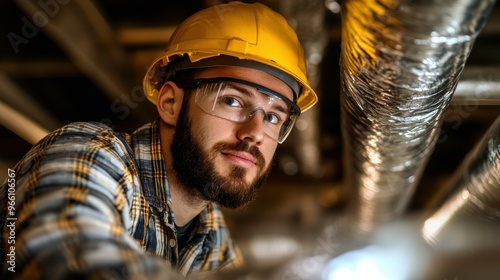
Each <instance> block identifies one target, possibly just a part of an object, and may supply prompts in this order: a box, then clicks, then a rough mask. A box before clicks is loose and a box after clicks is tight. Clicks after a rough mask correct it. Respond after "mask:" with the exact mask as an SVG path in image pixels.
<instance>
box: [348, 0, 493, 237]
mask: <svg viewBox="0 0 500 280" xmlns="http://www.w3.org/2000/svg"><path fill="white" fill-rule="evenodd" d="M494 2H495V1H494V0H483V1H474V0H467V1H456V0H433V1H409V0H406V1H390V0H382V1H380V0H379V1H375V0H364V1H361V0H350V1H345V2H344V3H343V7H342V53H341V76H342V77H341V79H342V95H341V102H342V103H341V104H342V134H343V137H344V138H343V139H344V140H343V143H344V152H345V154H344V160H345V168H346V174H345V178H346V185H347V187H348V188H349V192H350V197H349V199H350V201H349V203H348V209H347V210H348V211H347V217H348V218H349V220H350V221H352V222H353V229H356V230H360V232H359V233H361V234H364V233H369V232H371V231H372V230H374V228H375V227H376V226H377V224H379V223H381V222H384V221H388V220H391V219H393V218H395V217H396V216H398V215H399V214H401V213H402V212H403V211H404V210H405V208H406V206H407V204H408V201H409V199H410V197H411V195H412V194H413V193H414V189H415V187H416V185H417V183H418V181H419V179H420V177H421V174H422V171H423V169H424V167H425V164H426V163H427V161H428V159H429V157H430V155H431V153H432V151H433V149H434V146H435V143H436V140H437V136H438V134H439V128H440V125H441V122H442V117H443V112H444V110H445V109H446V107H447V106H448V104H449V102H450V99H451V97H452V94H453V92H454V90H455V88H456V86H457V83H458V80H459V78H460V74H461V72H462V70H463V68H464V65H465V62H466V59H467V57H468V55H469V53H470V51H471V48H472V45H473V43H474V40H475V38H476V37H477V35H478V34H479V32H480V31H481V30H482V28H483V27H484V25H485V22H486V19H487V17H488V15H489V12H490V11H491V9H492V7H493V4H494Z"/></svg>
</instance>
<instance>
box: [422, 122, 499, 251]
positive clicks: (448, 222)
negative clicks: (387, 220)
mask: <svg viewBox="0 0 500 280" xmlns="http://www.w3.org/2000/svg"><path fill="white" fill-rule="evenodd" d="M448 186H449V187H448V188H447V189H448V190H449V193H451V194H452V195H451V196H450V197H449V198H448V199H446V201H445V202H444V203H441V202H440V201H439V200H438V201H437V202H436V203H435V204H436V205H439V204H442V205H441V207H439V209H438V210H437V211H436V212H435V213H434V214H433V215H432V216H430V217H429V218H428V219H427V220H426V221H425V223H424V227H423V229H422V234H423V237H424V239H425V240H426V241H427V242H429V243H430V244H432V245H436V246H444V247H449V246H454V247H455V248H453V249H462V248H456V247H457V246H462V247H464V246H469V247H470V246H479V245H480V246H488V247H491V246H492V245H494V244H495V245H497V248H500V240H499V239H498V235H499V234H500V223H499V222H500V116H499V117H498V118H497V119H496V121H495V122H494V123H493V125H492V126H491V127H490V129H489V130H488V132H487V133H486V134H485V136H484V137H483V139H482V141H480V143H479V144H478V145H477V146H476V148H475V149H474V150H472V151H471V152H470V153H469V154H468V155H467V157H466V159H465V160H464V162H463V163H462V165H461V166H460V167H459V168H458V169H457V170H456V172H455V174H454V176H452V179H451V180H450V183H449V184H448ZM441 201H442V199H441ZM471 225H474V227H471ZM478 227H483V228H484V229H485V230H481V231H480V232H478V231H477V229H478ZM457 229H460V230H457ZM470 229H472V230H475V234H469V233H468V231H470ZM446 243H449V244H446Z"/></svg>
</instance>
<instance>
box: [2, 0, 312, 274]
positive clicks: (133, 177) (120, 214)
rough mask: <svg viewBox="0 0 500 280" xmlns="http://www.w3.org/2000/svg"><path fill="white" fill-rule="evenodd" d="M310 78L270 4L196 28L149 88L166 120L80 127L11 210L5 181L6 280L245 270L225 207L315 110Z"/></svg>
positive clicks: (210, 14) (56, 148)
mask: <svg viewBox="0 0 500 280" xmlns="http://www.w3.org/2000/svg"><path fill="white" fill-rule="evenodd" d="M305 68H306V66H305V60H304V55H303V51H302V48H301V46H300V44H299V42H298V40H297V36H296V34H295V32H294V31H293V29H292V28H291V27H290V26H289V25H288V24H287V23H286V20H285V19H284V18H283V17H281V16H280V15H278V14H277V13H275V12H274V11H272V10H270V9H269V8H267V7H265V6H264V5H262V4H243V3H239V2H232V3H230V4H226V5H220V6H214V7H211V8H208V9H206V10H203V11H201V12H199V13H197V14H195V15H193V16H191V17H190V18H188V19H187V20H186V21H184V22H183V23H182V24H181V25H180V26H179V27H178V28H177V30H176V31H175V32H174V34H173V35H172V37H171V38H170V41H169V43H168V45H167V48H166V50H165V52H164V53H163V54H162V55H161V57H160V58H158V59H157V60H156V61H154V63H153V64H152V66H151V68H150V69H149V70H148V72H147V73H146V76H145V78H144V89H145V93H146V95H147V97H148V99H149V100H150V101H151V102H153V103H154V104H156V106H157V109H158V112H159V118H158V120H156V121H155V122H153V123H151V124H147V125H145V126H143V127H141V128H139V129H137V130H136V131H135V132H134V133H133V134H131V135H126V134H120V133H117V132H114V131H112V130H111V129H110V128H109V127H107V126H104V125H102V124H98V123H74V124H70V125H67V126H65V127H63V128H61V129H59V130H56V131H55V132H53V133H51V134H50V135H48V136H47V137H45V138H44V139H43V140H41V141H40V142H39V143H37V144H36V145H35V146H34V147H33V149H32V150H31V151H30V152H29V153H28V154H27V155H26V156H25V157H24V158H23V159H22V160H21V162H20V163H19V164H18V165H17V166H16V167H15V168H14V170H13V173H15V188H16V193H15V201H16V203H15V206H13V208H8V207H9V206H12V205H9V197H8V191H7V190H8V188H9V185H8V184H7V183H5V184H4V185H3V186H2V189H1V194H0V196H3V197H0V201H1V202H2V204H3V205H1V206H2V207H1V209H2V213H1V216H0V217H1V220H0V221H1V222H2V225H3V229H4V231H3V239H2V243H3V244H2V250H3V251H1V252H0V253H1V257H0V258H4V259H3V261H2V264H4V266H5V267H4V275H6V277H13V275H15V277H17V278H25V279H66V278H68V279H73V277H75V278H78V279H79V277H80V278H85V279H87V278H88V279H109V278H111V279H114V278H118V279H122V278H133V277H137V279H139V277H141V278H150V279H151V278H155V277H162V278H164V277H166V275H167V274H168V275H171V274H169V272H168V271H172V270H173V271H176V272H178V273H180V274H181V275H184V276H185V275H189V274H192V273H195V272H204V271H217V270H220V269H226V268H227V269H229V268H238V267H241V266H242V264H243V262H242V260H241V255H240V253H239V251H238V249H237V248H236V246H235V245H234V244H233V241H232V240H231V237H230V234H229V232H228V230H227V228H226V225H225V223H224V218H223V215H222V212H221V211H220V209H219V206H218V204H220V205H222V206H224V207H228V208H238V207H241V206H243V205H246V204H247V203H249V202H250V201H251V200H252V199H253V198H254V196H255V193H256V192H257V191H258V189H259V188H260V187H261V186H262V184H263V182H264V180H265V178H266V176H267V174H268V173H269V168H270V166H271V161H272V159H273V156H274V153H275V150H276V148H277V145H278V143H282V142H283V141H284V140H285V139H286V137H287V136H288V133H289V132H290V130H291V129H292V127H293V124H294V122H295V120H296V118H297V117H298V116H299V114H300V113H301V111H302V112H303V111H304V110H306V109H308V108H310V107H311V106H312V105H313V104H314V103H315V102H316V99H317V97H316V94H315V93H314V91H313V90H312V89H311V88H310V85H309V81H308V80H307V78H306V71H305ZM14 218H15V220H14ZM9 222H15V231H14V233H13V234H14V235H15V243H14V244H10V243H9V234H11V232H10V229H9V227H8V225H9ZM11 246H14V247H15V248H14V250H12V247H11ZM11 251H12V252H14V253H13V254H14V256H13V258H14V262H13V263H11V264H12V265H15V272H13V271H12V269H11V267H12V265H11V264H9V263H8V262H9V260H10V258H12V256H11V255H9V254H10V253H11Z"/></svg>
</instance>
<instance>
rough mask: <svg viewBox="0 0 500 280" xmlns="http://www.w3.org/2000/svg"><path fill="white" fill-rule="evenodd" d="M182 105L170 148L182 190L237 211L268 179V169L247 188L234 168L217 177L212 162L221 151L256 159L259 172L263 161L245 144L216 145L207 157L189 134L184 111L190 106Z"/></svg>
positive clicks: (240, 170)
mask: <svg viewBox="0 0 500 280" xmlns="http://www.w3.org/2000/svg"><path fill="white" fill-rule="evenodd" d="M183 105H184V106H183V107H182V109H181V112H180V114H179V118H178V122H177V125H176V129H175V133H174V137H173V140H172V144H171V145H170V151H171V153H172V159H173V163H172V164H173V169H174V171H175V172H176V175H177V178H178V180H179V183H180V184H181V186H182V187H183V188H184V189H185V191H187V192H188V193H190V194H191V195H194V196H201V198H203V199H205V200H210V201H214V202H217V203H219V204H220V205H222V206H224V207H227V208H230V209H236V208H240V207H243V206H245V205H247V204H249V203H250V202H252V201H253V200H254V199H255V198H256V196H257V194H258V191H259V190H260V189H261V188H262V186H263V184H264V183H265V181H266V179H267V177H268V176H269V172H270V167H269V168H267V169H266V170H265V171H264V172H263V174H262V176H259V177H257V178H256V179H255V180H254V181H253V182H252V183H250V185H247V184H246V183H245V181H244V177H245V174H246V172H247V171H246V169H244V168H242V167H239V166H236V165H235V166H233V168H232V169H231V173H230V174H228V176H227V177H223V176H220V175H219V174H217V172H216V170H215V167H214V160H215V156H216V155H218V154H220V152H221V151H228V150H235V151H246V152H248V153H250V154H251V155H252V156H254V157H255V158H256V159H257V167H258V170H259V172H260V171H261V170H263V169H264V166H265V160H264V157H263V156H262V154H261V152H260V151H259V149H258V148H257V147H255V146H252V147H250V146H249V144H248V143H247V142H239V143H236V144H230V143H218V144H216V145H215V146H214V147H213V148H212V149H211V151H210V152H209V153H210V154H211V155H212V156H210V155H207V153H204V151H203V149H202V145H201V143H200V142H199V141H197V140H196V138H195V137H194V135H193V133H192V131H191V121H190V120H189V117H188V110H187V109H186V108H187V107H188V106H189V105H187V104H183Z"/></svg>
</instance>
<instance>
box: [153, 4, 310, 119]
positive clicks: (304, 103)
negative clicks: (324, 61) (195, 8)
mask: <svg viewBox="0 0 500 280" xmlns="http://www.w3.org/2000/svg"><path fill="white" fill-rule="evenodd" d="M180 57H184V58H189V60H186V59H184V60H183V62H182V63H176V64H178V65H176V66H175V67H174V68H175V71H180V70H183V69H186V68H203V67H214V66H221V65H232V66H243V67H250V68H256V69H259V70H263V71H266V72H268V73H270V74H272V75H275V76H277V77H278V78H280V79H282V80H283V81H284V82H285V83H287V84H289V85H290V86H291V87H292V89H294V88H295V89H296V90H294V91H296V92H295V94H296V95H298V96H296V97H295V98H294V99H296V102H297V105H298V106H299V108H300V109H301V111H302V112H304V111H306V110H307V109H309V108H310V107H311V106H313V105H314V104H315V103H316V102H317V99H318V97H317V95H316V93H315V92H314V90H313V89H312V88H311V85H310V82H309V80H308V79H307V74H306V61H305V57H304V51H303V49H302V46H301V45H300V42H299V40H298V38H297V34H296V33H295V31H294V30H293V29H292V27H291V26H290V25H289V24H288V23H287V21H286V19H285V18H284V17H283V16H281V15H280V14H278V13H276V12H275V11H273V10H271V9H270V8H268V7H266V6H265V5H263V4H260V3H253V4H246V3H242V2H230V3H228V4H222V5H215V6H212V7H210V8H207V9H204V10H202V11H200V12H198V13H196V14H194V15H192V16H191V17H189V18H188V19H186V20H185V21H184V22H182V23H181V24H180V25H179V26H178V27H177V29H176V30H175V31H174V33H173V34H172V36H171V38H170V40H169V42H168V43H167V47H166V49H165V51H164V52H163V53H162V55H161V56H160V57H158V58H157V59H156V60H155V61H154V62H153V63H152V65H151V67H150V68H149V70H148V72H147V73H146V75H145V77H144V81H143V86H144V91H145V94H146V96H147V97H148V99H149V100H150V101H151V102H153V103H154V104H156V99H157V96H158V91H159V89H160V88H161V86H162V82H163V80H164V79H165V73H164V72H165V70H164V69H165V68H169V67H170V66H171V65H169V63H172V61H174V60H175V59H177V60H178V59H179V58H180ZM168 71H172V70H171V69H170V70H168ZM290 79H291V80H293V83H294V84H295V86H294V85H292V84H293V83H290V81H289V80H290ZM294 101H295V100H294Z"/></svg>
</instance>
